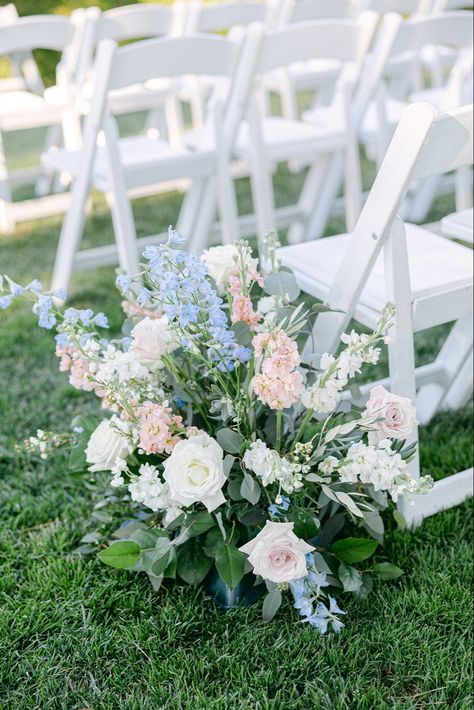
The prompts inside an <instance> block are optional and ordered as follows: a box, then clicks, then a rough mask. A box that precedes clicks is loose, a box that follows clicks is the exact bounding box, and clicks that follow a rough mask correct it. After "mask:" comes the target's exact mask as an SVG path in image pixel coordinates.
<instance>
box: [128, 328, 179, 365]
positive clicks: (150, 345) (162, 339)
mask: <svg viewBox="0 0 474 710" xmlns="http://www.w3.org/2000/svg"><path fill="white" fill-rule="evenodd" d="M130 335H131V336H132V344H131V346H130V350H132V351H133V352H134V353H135V354H136V356H137V359H138V361H139V362H140V363H141V364H142V365H144V366H145V367H148V369H150V370H155V369H158V368H160V367H163V363H162V361H161V356H162V355H165V354H166V353H169V352H171V351H172V350H174V349H175V348H176V345H175V344H173V343H171V342H170V340H171V335H170V332H169V328H168V320H167V319H166V318H165V317H164V316H163V317H162V318H148V317H147V318H143V319H142V320H141V321H140V322H139V323H137V325H136V326H135V327H134V329H133V330H132V332H131V333H130Z"/></svg>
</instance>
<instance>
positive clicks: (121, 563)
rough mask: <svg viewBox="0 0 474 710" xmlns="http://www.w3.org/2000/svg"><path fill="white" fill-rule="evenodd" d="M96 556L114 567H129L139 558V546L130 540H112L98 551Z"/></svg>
mask: <svg viewBox="0 0 474 710" xmlns="http://www.w3.org/2000/svg"><path fill="white" fill-rule="evenodd" d="M97 556H98V558H99V559H100V560H101V562H104V563H105V564H106V565H110V567H115V568H116V569H131V568H132V567H134V566H135V565H136V563H137V562H138V560H139V558H140V547H139V545H138V544H137V543H136V542H133V541H132V540H122V541H118V542H113V543H112V544H111V545H110V546H109V547H106V548H105V550H101V551H100V552H99V553H98V555H97Z"/></svg>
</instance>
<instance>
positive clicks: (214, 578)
mask: <svg viewBox="0 0 474 710" xmlns="http://www.w3.org/2000/svg"><path fill="white" fill-rule="evenodd" d="M203 586H204V591H205V592H206V594H207V596H209V597H211V599H212V600H213V601H214V602H215V603H216V604H217V605H218V606H220V607H221V608H222V609H226V610H227V609H232V608H233V607H235V606H251V604H253V603H254V602H256V601H257V599H259V598H260V597H261V596H262V595H263V594H265V591H266V587H265V585H264V584H257V585H256V586H255V575H254V574H252V573H251V572H250V573H249V574H246V575H245V576H244V577H243V578H242V579H241V581H240V582H239V583H238V585H237V586H236V587H235V588H234V589H231V588H230V587H228V586H227V584H225V582H223V581H222V579H221V578H220V576H219V573H218V571H217V570H216V568H215V567H214V568H213V569H212V570H211V571H210V572H209V574H208V575H207V577H206V579H205V580H204V583H203Z"/></svg>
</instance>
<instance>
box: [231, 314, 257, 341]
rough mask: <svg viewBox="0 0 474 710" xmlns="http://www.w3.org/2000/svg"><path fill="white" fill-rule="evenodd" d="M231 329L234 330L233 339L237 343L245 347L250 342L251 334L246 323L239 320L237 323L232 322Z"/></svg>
mask: <svg viewBox="0 0 474 710" xmlns="http://www.w3.org/2000/svg"><path fill="white" fill-rule="evenodd" d="M231 330H233V331H234V333H235V341H236V342H237V343H238V344H239V345H244V346H245V347H247V346H248V345H251V344H252V338H253V335H252V331H251V330H250V326H249V325H248V323H245V322H244V321H242V320H239V321H238V322H237V323H234V325H233V326H232V327H231Z"/></svg>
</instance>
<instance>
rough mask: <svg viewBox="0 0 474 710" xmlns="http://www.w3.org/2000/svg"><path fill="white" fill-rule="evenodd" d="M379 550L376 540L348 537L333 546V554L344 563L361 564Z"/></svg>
mask: <svg viewBox="0 0 474 710" xmlns="http://www.w3.org/2000/svg"><path fill="white" fill-rule="evenodd" d="M376 548H377V542H376V541H375V540H364V539H363V538H360V537H346V538H344V539H343V540H338V541H337V542H335V543H334V544H333V546H332V548H331V549H332V552H334V554H335V555H336V557H338V558H339V559H340V560H342V562H348V563H352V562H361V561H362V560H366V559H367V558H368V557H370V556H371V555H373V554H374V552H375V550H376Z"/></svg>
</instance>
